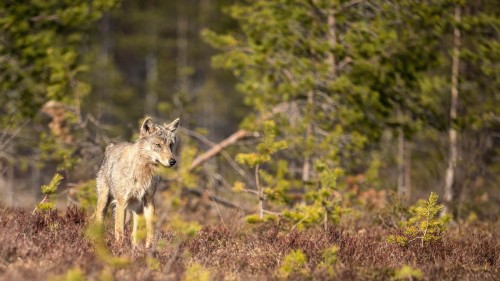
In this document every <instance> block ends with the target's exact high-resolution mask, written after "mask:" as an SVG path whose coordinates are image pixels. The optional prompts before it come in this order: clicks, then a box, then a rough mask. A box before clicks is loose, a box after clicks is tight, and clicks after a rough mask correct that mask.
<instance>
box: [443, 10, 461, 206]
mask: <svg viewBox="0 0 500 281" xmlns="http://www.w3.org/2000/svg"><path fill="white" fill-rule="evenodd" d="M460 18H461V9H460V6H458V5H457V6H456V7H455V24H458V23H459V22H460ZM453 35H454V36H453V39H454V40H453V58H452V65H451V106H450V128H449V131H448V134H449V141H450V154H449V158H448V168H447V169H446V177H445V185H444V200H445V202H447V204H448V205H449V204H450V203H451V202H452V201H453V199H454V197H455V194H454V193H453V186H454V184H455V174H456V167H457V160H458V143H457V137H458V136H457V135H458V133H457V130H456V128H455V126H456V124H455V123H456V119H457V106H458V75H459V73H458V71H459V67H460V57H459V55H460V43H461V42H460V30H459V29H458V27H457V26H455V28H454V29H453Z"/></svg>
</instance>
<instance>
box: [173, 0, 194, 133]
mask: <svg viewBox="0 0 500 281" xmlns="http://www.w3.org/2000/svg"><path fill="white" fill-rule="evenodd" d="M176 32H177V38H176V43H177V61H176V68H177V73H176V75H177V92H178V93H177V97H176V98H175V99H174V103H175V106H176V107H177V110H178V111H179V112H182V115H183V122H184V123H183V124H187V125H188V124H189V123H191V120H190V116H189V113H188V112H186V110H185V104H184V103H185V101H186V100H188V101H189V100H190V97H189V80H188V73H187V68H188V34H187V33H188V18H187V15H186V4H182V3H181V2H178V3H177V30H176Z"/></svg>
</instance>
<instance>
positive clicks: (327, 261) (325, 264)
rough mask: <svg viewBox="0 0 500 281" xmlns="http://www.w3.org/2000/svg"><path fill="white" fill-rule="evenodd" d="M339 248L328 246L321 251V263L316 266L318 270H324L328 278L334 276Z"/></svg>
mask: <svg viewBox="0 0 500 281" xmlns="http://www.w3.org/2000/svg"><path fill="white" fill-rule="evenodd" d="M339 250H340V247H339V246H337V245H333V246H330V247H329V248H326V249H325V250H324V251H323V261H322V262H321V263H320V264H319V265H318V266H319V268H322V269H323V270H326V272H327V273H328V275H329V276H330V277H333V276H334V274H335V271H334V267H335V265H336V264H337V260H338V256H337V253H338V251H339Z"/></svg>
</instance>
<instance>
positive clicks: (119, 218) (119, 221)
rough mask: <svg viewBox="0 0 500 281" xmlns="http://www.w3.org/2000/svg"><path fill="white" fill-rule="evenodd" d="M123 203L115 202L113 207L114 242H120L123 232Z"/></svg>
mask: <svg viewBox="0 0 500 281" xmlns="http://www.w3.org/2000/svg"><path fill="white" fill-rule="evenodd" d="M125 208H126V206H125V202H122V201H121V200H117V201H116V207H115V240H116V241H122V239H123V236H124V232H125Z"/></svg>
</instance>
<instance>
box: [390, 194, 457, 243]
mask: <svg viewBox="0 0 500 281" xmlns="http://www.w3.org/2000/svg"><path fill="white" fill-rule="evenodd" d="M438 199H439V196H438V195H437V194H436V193H434V192H431V195H430V196H429V199H428V200H422V199H420V200H419V201H418V202H417V203H416V204H415V205H413V206H411V207H410V215H411V217H410V218H409V219H408V220H407V221H404V222H402V225H403V229H404V234H405V235H406V236H407V237H404V236H400V235H396V236H395V235H391V236H389V237H388V242H395V243H398V244H400V245H406V244H407V243H409V242H412V241H414V240H420V241H421V244H422V246H423V245H424V242H429V241H437V240H440V239H441V237H442V235H443V233H444V232H445V230H446V228H445V227H446V224H447V223H448V221H449V220H450V219H451V217H450V216H449V215H444V216H441V217H438V215H439V212H440V211H441V210H442V209H443V205H440V204H437V201H438Z"/></svg>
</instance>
